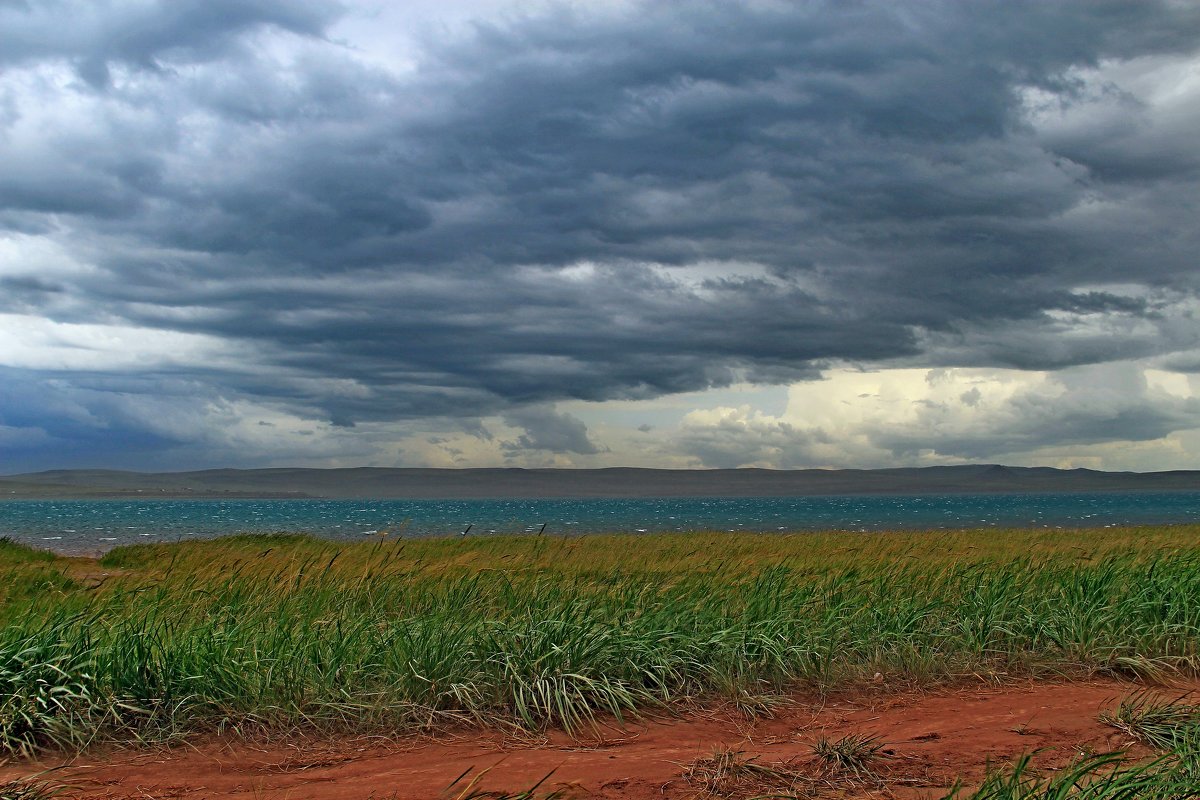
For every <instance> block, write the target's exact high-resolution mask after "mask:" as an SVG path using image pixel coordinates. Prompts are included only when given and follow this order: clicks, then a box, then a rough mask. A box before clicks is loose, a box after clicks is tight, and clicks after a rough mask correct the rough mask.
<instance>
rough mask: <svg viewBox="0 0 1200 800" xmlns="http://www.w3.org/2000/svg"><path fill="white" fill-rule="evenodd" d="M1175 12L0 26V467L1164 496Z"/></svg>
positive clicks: (1181, 343)
mask: <svg viewBox="0 0 1200 800" xmlns="http://www.w3.org/2000/svg"><path fill="white" fill-rule="evenodd" d="M1197 131H1200V3H1196V2H1191V1H1186V2H1185V1H1181V0H1142V1H1140V2H1136V3H1132V2H1125V1H1124V0H1086V2H1085V1H1078V2H1072V0H1061V2H1053V3H1043V2H1034V1H1033V0H1029V1H1028V2H1021V1H1020V0H1018V1H1017V2H1013V1H1012V0H978V1H977V2H970V3H964V2H958V1H957V0H955V2H938V1H937V0H930V1H929V2H920V3H916V2H913V3H895V2H891V1H890V0H888V1H887V2H883V1H881V2H868V1H866V0H864V1H862V2H840V1H839V2H833V1H832V0H831V2H755V1H751V2H745V3H725V2H658V1H655V2H633V1H632V0H629V1H624V2H598V0H588V2H578V3H571V2H502V1H501V0H487V1H486V2H484V1H482V0H474V1H470V2H468V1H467V0H460V1H459V2H434V1H433V0H406V2H403V3H385V2H379V0H341V2H333V1H332V0H159V1H158V2H153V1H152V0H0V473H4V474H12V473H19V472H25V471H34V470H42V469H52V468H70V467H109V468H120V469H144V470H182V469H197V468H209V467H221V466H233V467H265V466H281V465H295V466H314V467H337V466H359V465H376V466H433V467H455V466H471V467H476V466H520V467H541V466H560V467H601V466H616V465H627V466H647V467H687V468H700V467H737V466H760V467H772V468H801V467H854V468H870V467H890V466H924V465H935V464H959V463H1005V464H1011V465H1046V466H1056V467H1089V468H1096V469H1111V470H1127V469H1128V470H1158V469H1189V468H1190V469H1197V468H1200V397H1198V395H1200V319H1198V314H1200V269H1198V266H1200V263H1198V254H1200V224H1198V221H1200V136H1197V134H1196V132H1197Z"/></svg>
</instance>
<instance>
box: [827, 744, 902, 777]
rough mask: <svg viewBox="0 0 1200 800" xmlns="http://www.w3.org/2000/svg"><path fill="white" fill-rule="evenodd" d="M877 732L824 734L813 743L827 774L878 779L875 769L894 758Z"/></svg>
mask: <svg viewBox="0 0 1200 800" xmlns="http://www.w3.org/2000/svg"><path fill="white" fill-rule="evenodd" d="M886 747H887V745H886V744H885V743H884V742H882V741H880V739H879V737H878V736H870V735H867V734H857V733H851V734H847V735H845V736H842V737H841V738H838V739H829V738H828V737H825V736H822V737H820V738H819V739H817V741H816V743H815V744H814V745H813V756H814V757H815V758H816V760H817V763H818V764H819V765H820V767H821V770H822V772H824V773H825V774H827V775H834V776H842V777H853V778H857V779H860V780H872V781H875V780H878V777H879V776H878V775H877V774H876V769H877V768H878V767H879V765H880V764H881V763H882V762H884V761H886V760H888V759H889V758H891V754H890V753H888V752H885V749H886Z"/></svg>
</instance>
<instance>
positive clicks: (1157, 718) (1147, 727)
mask: <svg viewBox="0 0 1200 800" xmlns="http://www.w3.org/2000/svg"><path fill="white" fill-rule="evenodd" d="M1185 697H1186V696H1185ZM1183 701H1184V697H1178V698H1175V699H1174V700H1164V699H1163V698H1162V697H1161V696H1159V695H1158V694H1156V693H1154V692H1150V691H1141V692H1137V693H1135V694H1132V695H1130V696H1129V697H1126V698H1125V699H1123V700H1121V702H1120V704H1119V705H1118V706H1117V708H1116V709H1115V710H1113V711H1106V712H1104V713H1102V714H1101V715H1100V721H1101V722H1103V723H1105V724H1106V725H1111V726H1112V727H1114V728H1116V729H1117V730H1119V731H1121V732H1122V733H1125V734H1128V735H1129V736H1130V737H1131V738H1133V739H1136V740H1137V741H1140V742H1142V743H1143V744H1146V745H1149V746H1150V747H1153V748H1155V749H1158V750H1170V749H1172V748H1174V747H1176V745H1178V744H1179V743H1180V741H1181V739H1182V738H1186V737H1188V736H1189V735H1193V734H1194V732H1195V731H1196V730H1197V729H1200V706H1197V705H1193V704H1191V703H1185V702H1183Z"/></svg>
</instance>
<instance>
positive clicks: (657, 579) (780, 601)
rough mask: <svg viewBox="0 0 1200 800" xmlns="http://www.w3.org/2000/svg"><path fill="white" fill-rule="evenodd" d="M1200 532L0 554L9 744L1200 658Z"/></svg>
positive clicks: (539, 715)
mask: <svg viewBox="0 0 1200 800" xmlns="http://www.w3.org/2000/svg"><path fill="white" fill-rule="evenodd" d="M1196 533H1197V529H1195V528H1189V527H1183V528H1146V529H1139V530H1138V531H1137V532H1134V533H1131V532H1129V531H1125V532H1121V533H1119V534H1118V533H1114V532H1112V531H1082V532H1080V531H1075V532H1071V533H1070V534H1067V533H1060V532H1053V533H1051V532H1045V533H1043V532H1032V531H1025V532H1014V531H980V532H961V533H953V534H946V533H928V534H913V533H904V534H901V533H896V534H804V535H793V536H755V535H745V534H742V535H738V536H728V535H720V534H694V535H663V536H645V537H637V536H595V537H581V538H575V539H552V538H549V537H509V538H500V537H497V538H480V539H470V538H468V539H465V540H462V539H457V538H456V539H454V540H384V539H379V540H376V541H374V542H369V543H362V544H352V545H345V544H334V543H331V542H327V541H321V540H317V539H313V538H310V537H303V536H285V535H272V536H269V537H258V536H242V537H231V538H229V539H224V540H215V541H208V542H188V543H182V544H178V545H145V546H135V547H125V548H118V549H116V550H114V551H112V552H111V553H109V554H108V555H107V556H105V557H104V558H103V559H102V560H101V561H100V562H99V563H96V562H88V563H82V562H80V561H79V560H71V559H55V558H51V559H49V560H47V559H45V558H42V557H40V556H39V558H38V559H36V560H33V561H30V560H29V559H28V557H27V555H26V554H25V553H23V552H17V553H16V554H15V555H13V556H12V557H11V558H10V557H9V553H8V551H7V550H5V549H3V548H0V574H6V575H7V580H9V581H10V583H12V584H13V585H21V586H23V587H24V588H22V589H21V590H20V591H18V592H16V593H11V594H6V595H0V698H3V699H0V753H6V754H8V755H11V756H20V755H25V754H28V753H30V752H33V751H36V750H38V749H40V748H46V747H65V748H68V749H72V748H80V747H83V746H85V745H86V744H87V743H88V742H91V741H96V740H104V739H120V740H122V741H128V740H129V739H130V738H135V739H141V740H145V741H161V740H164V739H170V738H173V737H178V736H185V735H188V734H191V733H194V732H204V731H228V730H233V731H238V732H243V733H253V732H256V731H263V730H293V729H303V730H309V731H326V732H380V731H385V732H395V731H402V730H410V729H413V728H416V727H427V726H430V725H436V724H438V723H439V721H443V720H460V721H469V722H474V723H479V724H503V725H517V726H520V727H522V728H526V729H534V730H537V729H542V728H545V727H547V726H560V727H564V728H567V729H569V730H576V729H580V728H584V727H586V726H588V725H589V724H590V723H591V722H592V721H593V720H594V719H595V718H596V717H597V716H598V715H604V716H606V717H607V716H613V717H616V718H618V719H621V718H624V717H627V716H629V715H631V714H636V713H641V712H643V711H645V710H648V709H651V710H652V709H663V708H671V707H676V706H678V705H679V704H681V703H686V702H690V701H692V700H695V699H713V698H726V699H730V700H733V701H735V702H738V703H739V704H742V705H743V706H745V707H748V708H753V707H756V704H758V705H761V706H762V707H769V698H770V697H771V696H774V695H778V694H780V693H783V692H786V691H788V690H789V689H793V688H797V687H801V688H808V689H815V690H818V691H820V690H826V689H831V688H835V687H840V686H847V685H854V684H857V683H869V682H870V681H871V679H872V676H874V675H875V674H876V673H879V674H881V675H883V676H886V679H887V680H888V681H898V682H907V683H921V684H930V683H937V682H940V681H948V680H955V679H958V678H961V677H963V676H988V675H1010V676H1011V675H1025V676H1038V675H1062V674H1064V673H1066V674H1095V673H1118V674H1124V675H1135V676H1136V675H1141V676H1148V675H1165V674H1172V673H1181V674H1195V673H1196V672H1197V670H1198V668H1200V635H1198V634H1200V603H1197V602H1196V598H1197V597H1200V546H1197V545H1196V544H1195V542H1196V541H1197V536H1196ZM31 575H32V576H36V577H35V578H33V579H31V580H32V583H27V584H21V580H22V576H31ZM760 701H761V703H760Z"/></svg>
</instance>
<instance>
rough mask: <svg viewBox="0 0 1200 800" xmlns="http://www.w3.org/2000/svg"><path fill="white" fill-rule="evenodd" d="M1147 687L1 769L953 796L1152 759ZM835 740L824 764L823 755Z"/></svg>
mask: <svg viewBox="0 0 1200 800" xmlns="http://www.w3.org/2000/svg"><path fill="white" fill-rule="evenodd" d="M1137 688H1138V687H1137V686H1136V685H1134V684H1130V683H1127V682H1122V681H1117V680H1089V681H1076V682H1068V683H1051V682H1029V683H1021V684H1011V685H1005V686H999V687H979V686H972V687H965V688H964V687H960V688H955V689H945V690H936V691H890V690H888V689H887V688H885V687H880V688H878V689H877V690H876V689H874V687H873V689H872V690H871V691H866V692H862V691H859V692H855V693H844V694H835V695H832V696H829V697H826V698H824V699H820V698H815V697H804V696H797V697H794V698H792V702H791V703H789V704H786V705H784V706H782V707H780V708H778V709H776V712H775V714H774V716H773V717H772V718H760V719H757V720H753V721H748V720H747V719H746V718H744V717H742V716H740V715H739V714H738V713H737V712H736V711H734V710H732V709H716V710H710V711H707V712H704V713H696V714H691V715H688V716H685V717H682V718H677V719H654V720H649V721H640V722H637V723H631V724H629V725H628V726H627V727H625V728H624V729H620V728H616V727H611V728H605V729H604V730H603V731H600V732H599V733H598V735H597V733H595V732H594V733H593V734H592V735H591V736H587V737H584V738H582V739H574V740H573V739H571V738H570V737H568V736H566V735H564V734H562V733H551V734H550V735H548V736H546V737H542V738H537V739H521V738H514V737H511V736H505V735H502V734H500V733H496V732H485V731H474V730H471V731H447V732H442V733H439V734H438V735H437V736H436V737H432V736H422V737H413V738H410V739H405V740H400V741H391V740H380V739H345V740H339V741H330V740H320V741H295V740H293V741H289V742H288V743H286V744H270V745H262V744H254V743H250V742H246V741H241V740H237V741H231V740H224V741H223V740H218V739H209V740H207V741H203V742H200V743H198V744H196V745H194V746H186V747H179V748H176V749H173V750H164V751H145V750H142V751H116V752H108V753H101V752H93V753H89V754H87V755H85V756H82V757H80V758H77V759H75V760H74V762H73V763H66V764H64V763H62V762H57V763H55V762H45V763H41V764H22V765H16V766H13V765H10V766H8V767H5V768H2V769H0V781H3V780H9V779H13V778H17V777H21V776H28V775H31V774H34V773H37V772H39V771H41V770H44V769H47V768H54V767H57V769H54V771H53V772H52V773H50V774H51V775H52V777H53V778H54V780H56V781H58V782H61V783H62V784H64V785H65V786H66V787H67V788H66V789H65V790H64V791H63V792H62V794H60V795H58V796H59V797H63V798H80V799H81V800H82V799H83V798H88V799H89V800H91V799H93V798H96V799H98V798H105V799H106V800H126V799H128V800H132V799H133V798H138V800H146V798H183V797H186V798H190V799H191V800H202V799H211V800H217V799H218V798H239V799H240V798H254V799H255V800H260V799H261V800H283V799H284V798H288V800H366V799H367V798H376V799H377V800H384V798H396V799H397V800H429V799H430V798H439V797H451V798H454V797H460V796H464V795H465V794H467V793H469V792H484V791H495V792H513V793H515V792H520V791H523V790H526V789H529V788H530V787H532V786H534V785H535V784H538V783H539V781H541V785H540V788H539V790H538V791H539V793H550V792H552V791H555V790H561V791H562V792H563V794H564V795H565V796H567V797H591V798H629V799H637V800H649V798H656V800H658V799H660V798H695V797H735V798H736V797H752V796H755V795H760V794H764V793H767V792H788V791H794V792H796V793H797V794H798V795H799V796H814V795H815V796H828V797H896V798H918V797H940V796H942V794H944V793H945V791H947V790H948V788H949V787H950V786H952V785H953V784H954V782H955V780H956V779H959V778H962V779H964V780H965V782H966V783H968V784H970V783H971V782H972V781H974V780H977V779H979V778H980V777H981V776H982V775H983V773H984V772H985V770H987V769H988V768H989V767H992V768H994V767H997V766H1002V765H1004V764H1006V763H1008V762H1010V761H1012V760H1013V759H1015V758H1016V757H1017V756H1019V755H1021V754H1022V753H1028V752H1032V751H1035V750H1038V751H1041V753H1040V755H1039V757H1038V758H1039V762H1038V763H1039V764H1040V765H1042V766H1044V767H1055V766H1061V765H1065V764H1066V763H1068V762H1070V761H1072V760H1074V759H1076V758H1078V757H1079V756H1080V755H1081V754H1083V753H1094V752H1107V751H1111V750H1115V749H1131V750H1133V751H1134V752H1136V751H1137V748H1136V747H1135V746H1134V745H1133V744H1132V743H1131V742H1129V741H1127V740H1125V739H1124V738H1123V737H1122V735H1121V734H1119V733H1118V732H1116V731H1115V730H1114V729H1112V728H1110V727H1106V726H1105V725H1103V724H1101V723H1100V722H1099V721H1098V719H1097V716H1098V714H1099V713H1100V711H1102V710H1103V709H1105V708H1110V707H1112V706H1114V705H1115V704H1116V702H1117V700H1118V699H1119V698H1120V697H1122V696H1124V695H1126V694H1128V693H1129V692H1131V691H1134V690H1136V689H1137ZM1197 688H1200V687H1198V686H1197V685H1189V686H1185V687H1182V690H1184V691H1186V690H1195V689H1197ZM821 741H824V747H825V752H826V755H824V756H822V755H818V754H817V753H816V752H815V751H816V749H818V748H817V744H818V742H821ZM838 745H841V746H842V747H843V749H844V750H846V751H847V752H852V751H855V748H856V747H858V748H859V750H858V752H859V754H860V755H863V756H864V759H863V761H862V766H863V769H862V770H855V769H849V768H847V767H846V765H845V764H841V763H839V760H838V759H839V758H840V757H839V756H836V755H833V756H830V755H829V752H832V751H830V748H832V747H835V746H838ZM863 747H865V748H867V749H870V750H872V752H871V753H867V751H866V750H862V749H861V748H863ZM547 776H549V777H548V778H547ZM456 779H458V781H457V783H456V782H455V781H456ZM473 781H474V782H473ZM452 784H453V786H452ZM468 787H469V790H468Z"/></svg>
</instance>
